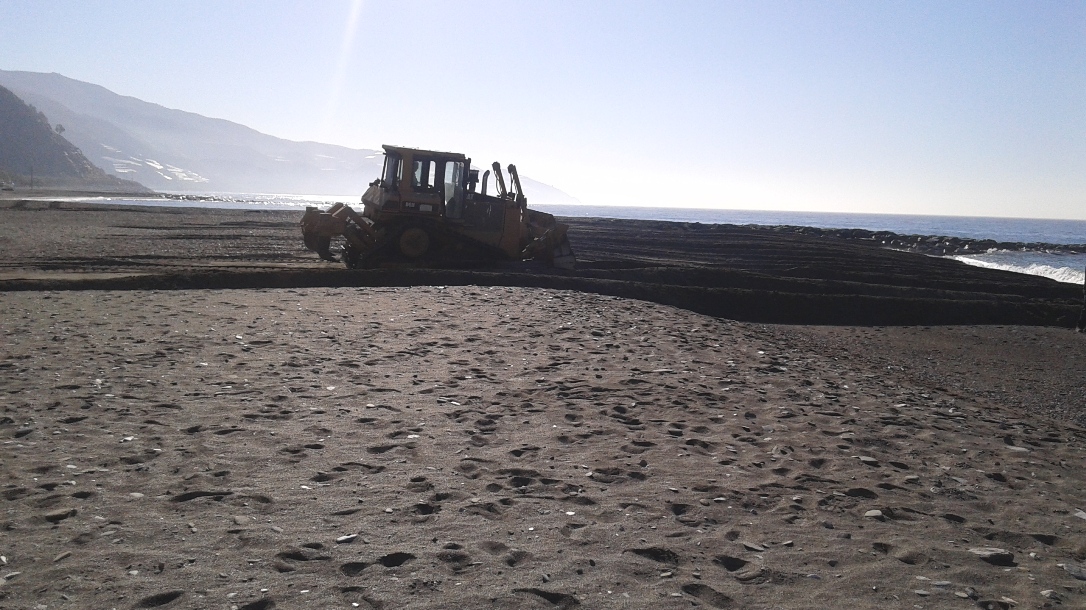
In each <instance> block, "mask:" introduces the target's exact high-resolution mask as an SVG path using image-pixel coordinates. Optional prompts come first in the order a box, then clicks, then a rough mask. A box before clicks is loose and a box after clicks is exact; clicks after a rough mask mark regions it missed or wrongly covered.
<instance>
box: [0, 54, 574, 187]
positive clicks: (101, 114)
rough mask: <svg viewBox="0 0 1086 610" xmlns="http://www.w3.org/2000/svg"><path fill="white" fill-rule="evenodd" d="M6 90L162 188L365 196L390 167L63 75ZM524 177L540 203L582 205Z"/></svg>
mask: <svg viewBox="0 0 1086 610" xmlns="http://www.w3.org/2000/svg"><path fill="white" fill-rule="evenodd" d="M0 86H3V87H6V88H8V89H10V90H11V91H12V92H14V93H15V94H16V95H18V96H19V97H20V98H22V99H23V100H24V101H26V102H27V103H29V104H32V105H33V106H35V107H36V108H37V110H39V111H40V112H42V113H43V114H44V115H45V116H46V117H48V121H49V122H50V123H52V125H54V126H55V125H61V126H63V135H64V137H65V138H67V139H68V140H69V141H70V142H71V143H72V144H74V145H75V146H76V147H78V148H79V149H80V150H81V151H82V152H83V154H84V155H86V157H87V158H88V159H89V160H90V161H91V162H92V163H93V164H94V165H96V166H98V167H100V168H102V169H104V170H105V171H106V172H107V173H108V174H111V175H113V176H116V177H119V178H124V179H128V180H135V181H137V182H139V183H140V184H143V185H146V186H148V187H150V188H153V189H155V190H157V191H165V192H174V193H191V192H202V193H280V194H299V195H333V194H334V195H347V194H354V193H358V194H361V193H362V192H363V191H365V189H366V186H367V185H368V184H369V183H370V182H371V181H373V180H374V179H375V178H376V177H377V176H378V175H379V174H380V169H381V163H382V160H383V159H382V153H381V151H378V150H370V149H353V148H347V147H344V146H336V145H332V144H322V143H319V142H295V141H291V140H285V139H282V138H277V137H275V136H270V135H267V134H264V133H260V132H258V131H256V130H254V129H251V128H249V127H246V126H244V125H241V124H238V123H234V122H231V121H227V120H223V119H215V118H208V117H205V116H202V115H199V114H195V113H191V112H185V111H182V110H175V109H170V108H166V107H164V106H160V105H158V104H153V103H150V102H145V101H143V100H139V99H136V98H134V97H129V96H124V95H119V94H117V93H114V92H112V91H110V90H108V89H106V88H105V87H101V86H99V85H95V84H91V83H86V82H82V81H78V80H75V79H71V78H68V77H65V76H62V75H60V74H56V73H51V74H46V73H39V72H21V71H8V70H0ZM523 179H524V182H525V185H524V186H525V191H527V194H528V196H529V200H530V201H532V202H534V203H551V204H555V203H557V204H563V203H577V200H576V199H574V198H573V197H571V196H569V195H568V194H566V193H564V192H562V191H560V190H558V189H556V188H554V187H551V186H548V185H545V184H542V183H539V182H536V181H534V180H531V179H530V178H526V177H524V178H523Z"/></svg>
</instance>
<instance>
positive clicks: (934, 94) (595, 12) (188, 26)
mask: <svg viewBox="0 0 1086 610" xmlns="http://www.w3.org/2000/svg"><path fill="white" fill-rule="evenodd" d="M0 68H3V69H8V70H29V71H39V72H59V73H61V74H64V75H65V76H69V77H72V78H76V79H79V80H84V81H89V82H92V83H96V84H100V85H103V86H105V87H107V88H109V89H111V90H113V91H115V92H117V93H121V94H125V95H132V96H135V97H138V98H141V99H144V100H147V101H151V102H156V103H159V104H162V105H164V106H167V107H171V108H180V109H183V110H188V111H192V112H197V113H200V114H203V115H207V116H211V117H219V118H225V119H229V120H233V121H236V122H239V123H243V124H245V125H249V126H251V127H253V128H255V129H258V130H260V131H263V132H265V133H269V134H273V135H276V136H281V137H284V138H289V139H294V140H318V141H324V142H331V143H335V144H342V145H345V146H351V147H357V148H376V147H378V146H379V145H380V144H382V143H389V144H402V145H408V146H419V147H425V148H436V149H441V150H453V151H457V152H464V153H466V154H468V155H469V156H471V157H473V159H475V161H476V162H477V163H480V164H485V165H488V164H489V162H490V161H492V160H500V161H502V162H503V163H509V162H515V163H516V164H517V165H518V167H519V168H520V170H521V171H522V172H523V173H525V174H527V175H529V176H532V177H534V178H536V179H537V180H541V181H543V182H546V183H549V184H553V185H555V186H557V187H559V188H562V189H563V190H565V191H567V192H569V193H570V194H572V195H574V196H576V197H578V198H579V199H580V200H581V201H582V202H583V203H586V204H600V205H609V204H614V205H657V206H685V207H721V208H746V209H777V210H824V211H848V212H876V213H920V214H958V215H982V216H1026V217H1054V218H1086V2H1082V1H1078V2H1060V1H1043V2H1036V1H1022V2H999V1H995V0H983V1H978V2H967V1H952V0H938V1H934V2H924V1H920V0H915V1H901V2H893V1H870V0H857V1H853V2H821V1H820V2H798V1H796V2H773V1H772V0H752V1H749V2H747V1H736V2H728V1H723V0H718V1H705V2H686V1H682V0H665V1H659V2H640V1H635V0H622V1H618V0H616V1H613V2H592V1H586V0H578V1H564V0H547V1H543V2H528V1H513V0H505V1H493V2H491V1H485V0H483V1H473V0H464V1H452V0H450V1H444V2H436V1H434V2H431V1H417V2H416V1H407V0H363V1H361V2H357V1H356V2H352V1H350V0H343V1H334V0H322V1H319V2H310V1H300V0H298V1H291V2H282V1H274V0H255V1H233V0H207V1H193V0H172V1H169V2H166V1H161V2H160V1H153V2H147V1H146V0H139V1H131V2H129V1H120V0H116V1H112V0H99V1H93V2H83V1H75V0H72V1H64V2H62V1H50V0H0ZM528 195H529V198H530V196H531V193H528Z"/></svg>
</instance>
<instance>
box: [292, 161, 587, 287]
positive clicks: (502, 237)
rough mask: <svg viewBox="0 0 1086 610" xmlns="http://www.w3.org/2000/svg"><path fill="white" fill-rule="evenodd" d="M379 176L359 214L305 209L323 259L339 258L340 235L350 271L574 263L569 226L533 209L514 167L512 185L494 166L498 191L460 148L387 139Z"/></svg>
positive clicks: (311, 244)
mask: <svg viewBox="0 0 1086 610" xmlns="http://www.w3.org/2000/svg"><path fill="white" fill-rule="evenodd" d="M383 148H384V150H385V162H384V168H383V169H382V171H381V177H380V178H378V179H377V180H374V181H373V182H372V183H370V186H369V189H367V190H366V192H365V194H364V195H362V205H363V210H362V212H361V213H358V212H357V211H355V210H354V209H352V208H351V207H350V206H348V205H344V204H342V203H337V204H335V205H334V206H332V207H331V208H330V209H328V210H326V211H321V210H320V209H319V208H316V207H309V208H306V211H305V215H303V216H302V222H301V225H302V238H303V241H304V242H305V246H306V248H308V249H310V250H312V251H314V252H316V253H317V254H319V255H320V257H321V258H323V259H325V260H329V261H335V260H337V257H336V255H335V254H333V252H332V241H333V239H336V240H337V241H338V238H340V237H342V238H343V245H342V250H341V253H340V256H339V258H340V259H341V260H342V261H343V263H344V264H346V266H347V267H348V268H349V269H369V268H374V267H379V266H436V267H447V266H471V265H477V264H485V263H488V262H493V261H496V260H535V261H541V262H543V263H544V264H547V265H550V266H553V267H557V268H560V269H573V268H574V266H575V265H576V262H577V260H576V257H575V256H574V255H573V251H572V249H571V248H570V245H569V237H568V236H567V234H566V232H567V231H568V229H569V227H568V226H567V225H564V224H562V223H559V222H557V221H555V219H554V216H551V215H550V214H545V213H543V212H539V211H537V210H530V209H528V200H527V199H526V198H525V196H524V189H523V187H522V186H521V183H520V176H519V175H518V174H517V168H516V166H514V165H509V166H508V168H507V171H508V173H509V187H508V188H507V187H506V181H505V178H504V176H503V175H502V169H501V165H499V164H498V163H497V162H495V163H494V164H493V166H492V169H493V176H494V182H495V190H496V192H495V193H494V194H493V195H489V194H487V182H488V180H489V178H490V176H491V172H490V170H487V171H486V172H485V173H484V174H483V176H482V180H481V181H480V179H479V170H477V169H472V167H471V159H469V158H467V157H465V156H464V155H462V154H458V153H447V152H437V151H432V150H419V149H414V148H403V147H399V146H388V145H385V146H384V147H383Z"/></svg>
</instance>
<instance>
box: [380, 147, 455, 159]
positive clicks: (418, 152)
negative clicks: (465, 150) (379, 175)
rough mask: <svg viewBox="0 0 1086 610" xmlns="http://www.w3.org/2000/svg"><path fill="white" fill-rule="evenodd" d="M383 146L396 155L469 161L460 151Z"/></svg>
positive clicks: (386, 151)
mask: <svg viewBox="0 0 1086 610" xmlns="http://www.w3.org/2000/svg"><path fill="white" fill-rule="evenodd" d="M381 148H384V149H385V153H386V154H387V153H391V154H395V155H401V156H403V155H411V156H412V157H433V158H439V159H446V160H449V161H467V160H468V158H467V157H466V156H464V155H462V154H460V153H450V152H440V151H436V150H423V149H421V148H406V147H404V146H391V145H389V144H384V145H382V146H381Z"/></svg>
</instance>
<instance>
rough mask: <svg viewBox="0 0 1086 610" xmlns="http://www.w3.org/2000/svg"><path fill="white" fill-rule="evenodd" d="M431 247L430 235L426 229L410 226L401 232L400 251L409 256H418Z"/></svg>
mask: <svg viewBox="0 0 1086 610" xmlns="http://www.w3.org/2000/svg"><path fill="white" fill-rule="evenodd" d="M429 249H430V235H429V234H428V233H427V232H426V230H425V229H421V228H419V227H408V228H407V229H404V232H403V233H401V234H400V253H401V254H403V255H404V256H406V257H407V258H418V257H420V256H422V255H423V254H426V251H427V250H429Z"/></svg>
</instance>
